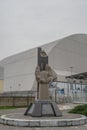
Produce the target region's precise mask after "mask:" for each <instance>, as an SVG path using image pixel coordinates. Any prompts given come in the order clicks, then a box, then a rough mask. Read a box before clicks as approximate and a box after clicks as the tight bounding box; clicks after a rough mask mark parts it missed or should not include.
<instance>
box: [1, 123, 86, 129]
mask: <svg viewBox="0 0 87 130" xmlns="http://www.w3.org/2000/svg"><path fill="white" fill-rule="evenodd" d="M0 130H87V124H86V125H83V126H74V127H42V128H29V127H14V126H7V125H2V124H0Z"/></svg>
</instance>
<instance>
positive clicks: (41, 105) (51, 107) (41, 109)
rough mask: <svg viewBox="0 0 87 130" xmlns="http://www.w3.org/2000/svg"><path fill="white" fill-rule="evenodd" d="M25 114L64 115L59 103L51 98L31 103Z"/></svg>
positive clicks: (40, 115) (39, 115)
mask: <svg viewBox="0 0 87 130" xmlns="http://www.w3.org/2000/svg"><path fill="white" fill-rule="evenodd" d="M24 115H29V116H32V117H42V116H46V117H47V116H57V117H59V116H62V113H61V111H60V110H59V108H58V106H57V104H56V103H55V102H52V101H50V100H37V101H35V102H34V103H33V104H30V105H29V107H28V108H27V110H26V112H25V114H24Z"/></svg>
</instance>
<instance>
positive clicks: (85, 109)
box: [69, 104, 87, 116]
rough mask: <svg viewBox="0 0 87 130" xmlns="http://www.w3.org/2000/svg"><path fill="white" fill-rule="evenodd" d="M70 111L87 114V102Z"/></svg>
mask: <svg viewBox="0 0 87 130" xmlns="http://www.w3.org/2000/svg"><path fill="white" fill-rule="evenodd" d="M69 113H76V114H82V115H85V116H87V104H84V105H79V106H76V107H75V108H73V109H72V110H70V111H69Z"/></svg>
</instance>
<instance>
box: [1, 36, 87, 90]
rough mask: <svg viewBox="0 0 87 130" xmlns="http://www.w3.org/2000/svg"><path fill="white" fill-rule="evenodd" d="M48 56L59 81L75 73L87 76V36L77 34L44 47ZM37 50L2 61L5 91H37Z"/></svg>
mask: <svg viewBox="0 0 87 130" xmlns="http://www.w3.org/2000/svg"><path fill="white" fill-rule="evenodd" d="M41 47H42V49H44V50H45V51H46V52H47V54H48V56H49V64H50V66H51V67H52V68H53V69H54V71H55V72H56V73H57V74H58V80H59V81H65V80H66V79H65V77H66V76H68V75H70V74H71V70H70V68H71V67H72V68H73V70H72V73H73V74H74V73H82V72H87V34H75V35H71V36H68V37H65V38H63V39H60V40H56V41H54V42H51V43H48V44H45V45H43V46H41ZM36 65H37V48H34V49H31V50H27V51H25V52H22V53H20V54H16V55H13V56H10V57H7V58H5V59H3V60H2V61H0V66H3V67H4V91H18V90H20V91H24V90H31V89H32V87H33V88H34V87H36V85H35V84H34V81H35V76H34V72H35V67H36Z"/></svg>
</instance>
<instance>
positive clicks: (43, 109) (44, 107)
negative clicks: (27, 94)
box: [25, 48, 62, 117]
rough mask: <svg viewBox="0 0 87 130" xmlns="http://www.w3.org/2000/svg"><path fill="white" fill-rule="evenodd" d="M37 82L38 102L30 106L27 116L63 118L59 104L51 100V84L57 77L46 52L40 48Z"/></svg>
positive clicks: (36, 73)
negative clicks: (49, 63)
mask: <svg viewBox="0 0 87 130" xmlns="http://www.w3.org/2000/svg"><path fill="white" fill-rule="evenodd" d="M35 77H36V81H37V92H39V94H38V96H37V100H36V101H35V102H34V103H33V104H30V105H29V107H28V108H27V110H26V112H25V115H30V116H34V117H40V116H62V113H61V111H60V110H59V108H58V106H57V104H56V103H55V102H53V101H51V100H50V98H49V83H50V82H53V81H56V80H57V76H56V73H55V72H54V71H53V69H52V68H51V67H50V66H49V65H48V56H47V54H46V52H45V51H43V50H42V49H41V48H38V66H37V67H36V69H35Z"/></svg>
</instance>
